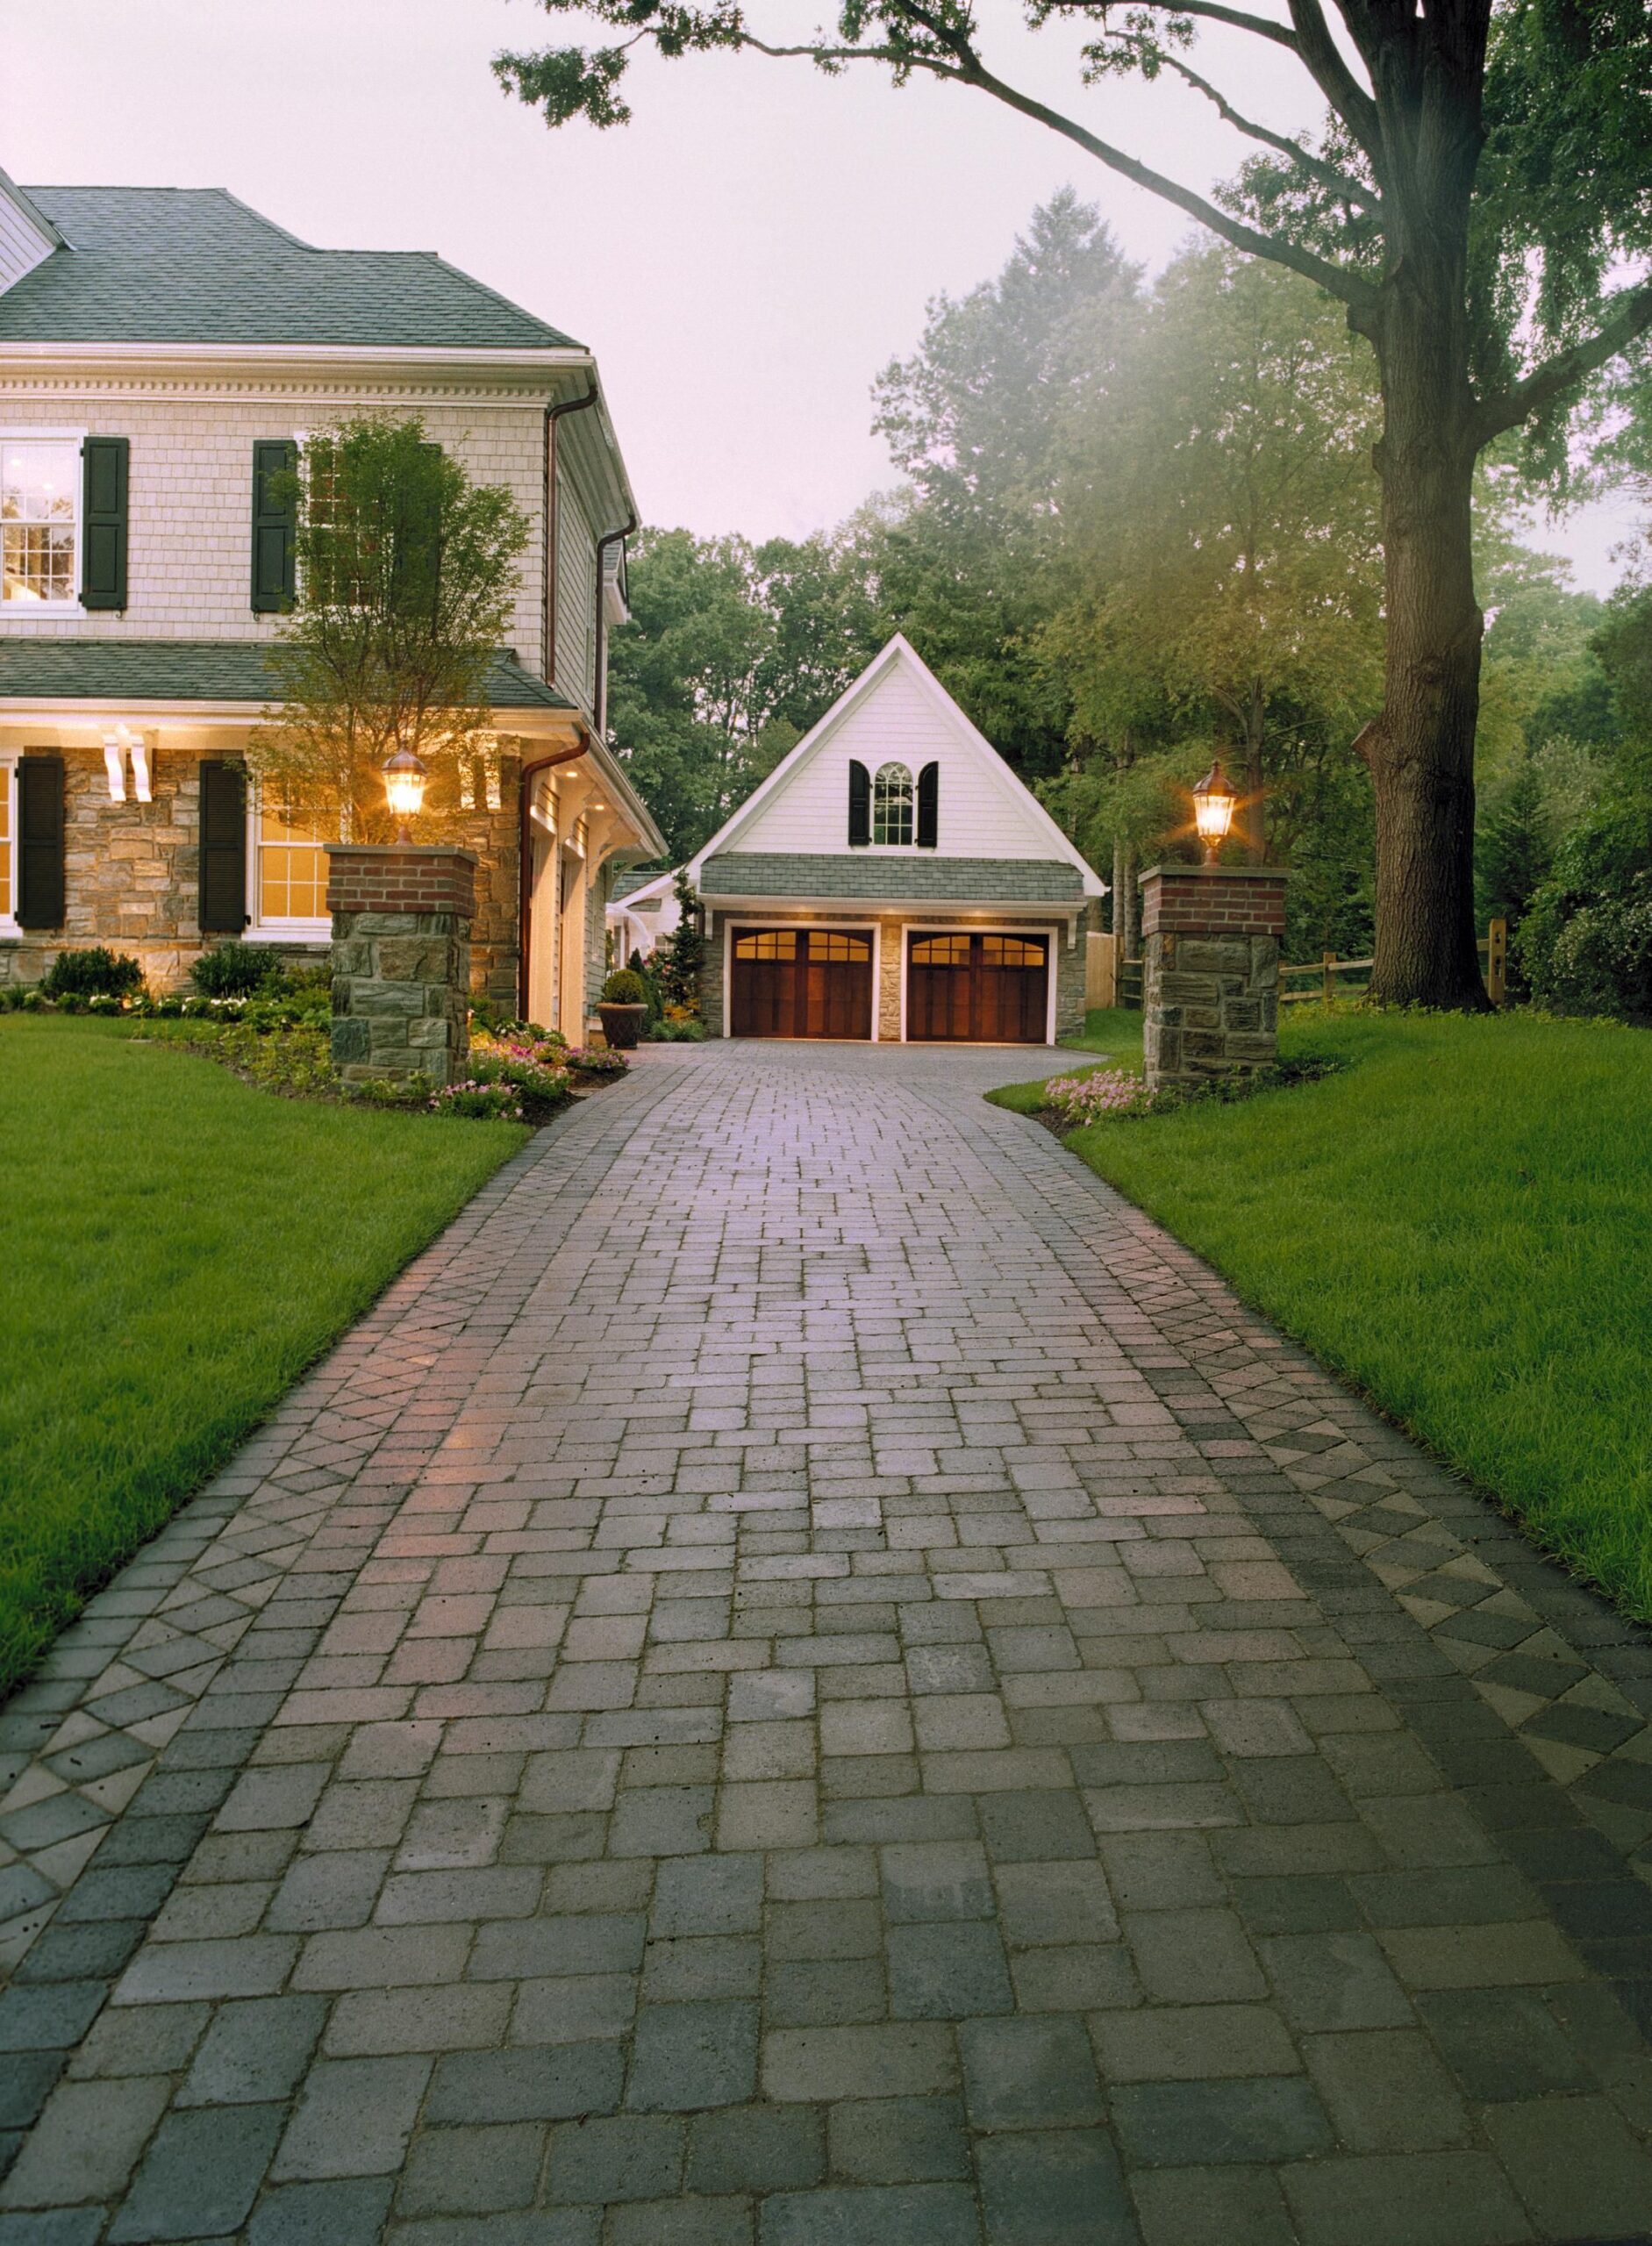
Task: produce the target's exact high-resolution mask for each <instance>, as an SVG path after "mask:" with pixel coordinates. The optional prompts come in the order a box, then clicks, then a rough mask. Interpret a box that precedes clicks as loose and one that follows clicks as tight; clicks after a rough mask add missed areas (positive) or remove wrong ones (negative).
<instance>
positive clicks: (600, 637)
mask: <svg viewBox="0 0 1652 2246" xmlns="http://www.w3.org/2000/svg"><path fill="white" fill-rule="evenodd" d="M636 527H637V517H636V511H635V509H634V508H633V511H632V513H631V517H630V519H629V520H628V521H626V522H624V523H622V524H621V525H620V526H619V529H618V530H611V531H609V532H608V533H606V535H605V536H604V537H602V538H599V539H598V540H597V740H603V741H605V740H607V738H608V619H607V618H606V617H605V616H604V613H603V569H604V563H605V562H606V560H607V556H608V549H609V547H611V546H612V545H613V544H614V543H615V541H616V540H619V541H621V542H623V541H624V540H626V539H627V538H630V537H631V536H632V535H633V533H634V532H635V530H636Z"/></svg>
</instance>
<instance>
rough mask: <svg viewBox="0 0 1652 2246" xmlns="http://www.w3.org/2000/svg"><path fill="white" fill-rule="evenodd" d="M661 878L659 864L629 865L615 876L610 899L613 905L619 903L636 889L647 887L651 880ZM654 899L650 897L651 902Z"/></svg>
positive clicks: (609, 894) (609, 892)
mask: <svg viewBox="0 0 1652 2246" xmlns="http://www.w3.org/2000/svg"><path fill="white" fill-rule="evenodd" d="M659 878H660V869H659V867H658V866H627V867H626V868H625V869H624V870H623V871H621V872H619V873H617V874H616V875H615V876H614V878H613V885H612V887H611V889H610V890H609V891H608V901H609V903H610V904H611V905H618V904H619V901H620V899H621V898H626V897H629V896H630V895H631V894H632V892H633V891H635V890H639V889H647V886H648V883H650V882H651V881H658V880H659ZM653 901H654V900H653V899H652V898H650V899H649V902H650V904H652V903H653Z"/></svg>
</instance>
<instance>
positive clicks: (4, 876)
mask: <svg viewBox="0 0 1652 2246" xmlns="http://www.w3.org/2000/svg"><path fill="white" fill-rule="evenodd" d="M16 771H17V767H16V765H15V764H0V926H7V927H9V926H11V922H12V916H13V914H14V913H15V912H16V911H17V909H18V879H17V872H16V867H15V863H14V860H15V855H16V851H15V845H14V842H13V839H12V838H13V837H14V836H15V834H16V833H17V831H18V826H17V812H16V811H15V809H14V808H13V805H12V801H11V798H12V797H13V796H14V795H15V794H16V792H17V784H18V783H17V781H16V779H15V778H14V777H13V775H14V774H15V773H16Z"/></svg>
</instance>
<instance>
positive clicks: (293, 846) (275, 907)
mask: <svg viewBox="0 0 1652 2246" xmlns="http://www.w3.org/2000/svg"><path fill="white" fill-rule="evenodd" d="M332 826H333V832H332V833H331V834H329V833H328V831H327V827H328V821H327V819H326V817H325V813H322V812H308V811H302V810H298V809H296V808H295V807H294V806H292V805H285V804H264V805H261V806H260V809H259V812H258V875H257V879H258V912H257V918H258V919H259V921H260V922H261V923H266V922H268V921H272V920H325V919H326V917H327V844H328V842H329V841H335V842H336V841H337V840H338V821H337V819H333V822H332Z"/></svg>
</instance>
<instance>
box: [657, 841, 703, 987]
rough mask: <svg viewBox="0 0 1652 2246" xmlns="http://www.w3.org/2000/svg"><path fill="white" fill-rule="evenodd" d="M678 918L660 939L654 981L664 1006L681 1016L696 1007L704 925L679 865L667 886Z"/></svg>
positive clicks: (696, 899) (692, 890) (696, 898)
mask: <svg viewBox="0 0 1652 2246" xmlns="http://www.w3.org/2000/svg"><path fill="white" fill-rule="evenodd" d="M671 888H672V892H673V894H674V895H675V896H676V901H677V910H678V913H679V916H680V917H679V919H678V920H677V924H676V927H675V928H673V929H672V930H671V932H670V933H669V935H667V936H662V938H661V940H660V943H659V945H658V947H657V948H656V949H655V951H654V980H655V982H656V983H657V984H659V986H660V995H661V997H662V998H663V999H664V1001H665V1003H666V1005H668V1006H672V1007H675V1008H676V1009H677V1011H678V1012H682V1013H697V1012H699V1008H700V974H701V970H702V969H704V965H705V924H704V916H703V914H702V911H701V906H700V899H699V892H698V891H697V890H696V889H695V887H694V884H693V883H692V882H690V879H689V877H688V876H687V874H686V873H685V872H684V871H683V868H682V867H681V866H679V867H678V868H677V870H676V876H675V877H674V879H673V881H672V883H671Z"/></svg>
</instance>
